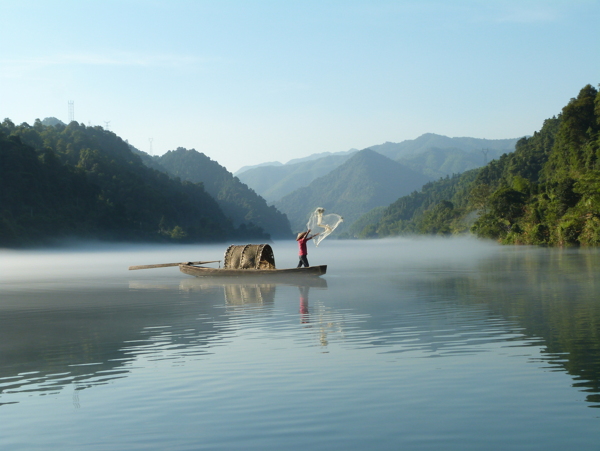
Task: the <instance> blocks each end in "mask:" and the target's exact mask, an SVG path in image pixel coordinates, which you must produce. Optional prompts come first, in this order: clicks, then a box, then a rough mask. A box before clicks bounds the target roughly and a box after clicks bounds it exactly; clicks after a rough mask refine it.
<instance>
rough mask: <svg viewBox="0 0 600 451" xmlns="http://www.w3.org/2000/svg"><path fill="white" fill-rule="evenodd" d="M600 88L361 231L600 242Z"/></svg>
mask: <svg viewBox="0 0 600 451" xmlns="http://www.w3.org/2000/svg"><path fill="white" fill-rule="evenodd" d="M599 132H600V94H599V93H598V90H597V89H596V88H594V87H593V86H591V85H587V86H585V87H584V88H583V89H582V90H581V91H580V92H579V95H578V96H577V97H576V98H573V99H571V101H570V102H569V103H568V104H567V105H566V106H565V107H564V108H563V110H562V112H561V113H560V114H559V115H558V117H553V118H551V119H548V120H546V121H545V122H544V124H543V126H542V128H541V130H540V131H538V132H535V133H534V134H533V136H531V137H529V138H523V139H521V140H519V141H518V142H517V145H516V150H515V152H513V153H510V154H505V155H503V156H502V157H500V158H499V159H497V160H494V161H492V162H490V163H489V164H488V165H486V166H485V167H483V168H480V169H476V170H474V171H470V172H467V173H465V174H463V175H461V176H458V177H453V178H451V179H445V180H440V181H439V182H435V183H432V184H429V185H427V186H426V187H425V188H424V189H423V190H422V191H421V192H417V193H413V194H411V195H410V196H406V197H404V198H402V199H399V200H398V201H397V202H395V203H394V204H392V205H391V206H390V207H389V208H388V209H387V210H385V211H384V213H383V214H382V215H381V218H380V219H379V220H378V221H377V222H372V223H370V224H368V225H366V226H365V227H364V228H363V230H362V231H361V232H360V233H359V234H360V235H361V236H388V235H393V234H398V233H402V232H404V231H413V232H415V231H417V232H422V233H441V234H447V233H457V232H461V231H463V230H465V228H466V224H472V227H471V231H472V232H473V233H475V234H477V235H478V236H481V237H486V238H492V239H496V240H499V241H501V242H503V243H514V244H547V245H568V244H582V245H599V244H600V164H599V162H598V160H599V158H600V136H599Z"/></svg>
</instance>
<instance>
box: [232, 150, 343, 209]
mask: <svg viewBox="0 0 600 451" xmlns="http://www.w3.org/2000/svg"><path fill="white" fill-rule="evenodd" d="M351 156H352V155H351V154H345V155H327V156H324V157H321V158H318V159H309V160H307V161H303V162H299V163H295V164H285V165H281V166H263V167H255V168H253V169H250V170H248V171H246V172H243V173H241V174H240V175H239V176H238V178H239V179H240V180H241V181H242V182H243V183H245V184H246V185H248V186H249V187H251V188H252V189H253V190H254V191H256V192H257V193H258V194H259V195H260V196H262V197H264V198H265V199H266V200H267V202H274V201H276V200H279V199H281V198H282V197H283V196H285V195H287V194H289V193H291V192H292V191H294V190H296V189H298V188H302V187H304V186H307V185H308V184H310V183H311V182H312V181H313V180H315V179H316V178H319V177H321V176H323V175H326V174H328V173H330V172H331V171H333V170H334V169H335V168H337V167H339V166H341V165H342V164H343V163H344V162H346V161H347V160H348V159H350V157H351Z"/></svg>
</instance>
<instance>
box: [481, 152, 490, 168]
mask: <svg viewBox="0 0 600 451" xmlns="http://www.w3.org/2000/svg"><path fill="white" fill-rule="evenodd" d="M489 151H490V149H481V153H482V154H483V165H484V166H485V165H486V164H487V162H488V159H487V154H488V152H489Z"/></svg>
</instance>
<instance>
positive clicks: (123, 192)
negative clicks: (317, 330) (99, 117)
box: [0, 119, 265, 246]
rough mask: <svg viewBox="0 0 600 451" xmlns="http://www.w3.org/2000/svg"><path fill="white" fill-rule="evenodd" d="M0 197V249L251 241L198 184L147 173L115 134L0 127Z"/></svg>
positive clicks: (69, 127)
mask: <svg viewBox="0 0 600 451" xmlns="http://www.w3.org/2000/svg"><path fill="white" fill-rule="evenodd" d="M0 198H1V201H2V202H1V204H0V227H1V230H2V233H0V245H5V246H6V245H10V246H18V245H27V244H31V245H34V244H42V243H47V242H49V241H51V240H53V239H58V238H66V237H78V238H97V239H104V240H131V241H170V240H177V241H215V240H225V239H228V238H234V237H238V236H240V235H244V234H246V235H248V234H251V231H248V230H240V229H238V230H236V229H235V228H234V226H233V225H232V223H231V221H229V220H228V219H227V218H226V217H225V215H224V214H223V212H222V211H221V210H220V209H219V207H218V205H217V203H216V202H215V200H214V199H213V198H212V197H211V196H210V195H209V194H208V193H206V192H205V191H204V188H203V187H202V184H194V183H190V182H183V183H182V182H180V181H177V180H173V179H171V178H169V176H168V175H166V174H164V173H161V172H159V171H156V170H153V169H150V168H147V167H146V166H145V165H144V164H143V163H142V161H141V159H140V158H139V157H138V156H137V155H134V154H133V153H132V152H131V150H130V147H129V145H128V144H127V143H126V142H125V141H123V140H122V139H121V138H119V137H118V136H116V135H115V134H114V133H112V132H109V131H107V130H104V129H102V128H101V127H86V126H85V125H83V124H78V123H77V122H72V123H71V124H69V125H67V126H65V125H63V124H57V125H55V126H45V125H43V124H42V123H41V121H39V120H36V121H35V123H34V125H33V126H30V125H28V124H25V123H24V124H21V125H19V126H16V125H15V124H13V123H12V122H11V121H10V120H8V119H6V120H5V121H4V122H3V123H2V124H0ZM254 232H255V233H254V236H257V235H258V236H260V237H261V238H264V237H265V235H264V234H263V233H261V231H254ZM256 232H258V233H256Z"/></svg>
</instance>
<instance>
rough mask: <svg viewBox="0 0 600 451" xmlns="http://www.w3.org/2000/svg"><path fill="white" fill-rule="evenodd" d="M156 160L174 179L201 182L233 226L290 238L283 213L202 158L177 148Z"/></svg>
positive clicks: (217, 164)
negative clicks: (242, 225) (243, 225)
mask: <svg viewBox="0 0 600 451" xmlns="http://www.w3.org/2000/svg"><path fill="white" fill-rule="evenodd" d="M156 161H157V162H158V163H159V164H160V166H161V167H163V168H164V169H165V170H166V171H167V172H168V173H169V174H171V175H173V176H175V177H180V178H181V179H182V180H187V181H189V182H194V183H198V182H202V183H203V185H204V189H205V190H206V192H208V193H209V194H210V195H211V196H212V197H213V198H214V199H215V200H216V201H217V203H218V204H219V206H220V207H221V210H223V212H224V213H225V215H226V216H227V217H229V218H231V219H232V221H233V223H234V225H236V226H239V225H241V224H245V227H254V226H258V227H260V228H262V229H263V230H265V231H267V232H268V233H269V234H270V235H271V236H272V237H273V238H283V237H285V238H289V237H290V235H291V233H292V232H291V229H290V225H289V221H288V219H287V217H286V216H285V215H284V214H283V213H281V212H279V211H277V209H276V208H275V207H272V206H268V205H267V202H266V201H265V200H264V199H263V198H262V197H260V196H259V195H257V194H256V193H255V192H254V191H252V190H251V189H250V188H248V186H246V185H245V184H244V183H242V182H240V180H239V179H238V178H237V177H234V176H233V175H231V173H230V172H228V171H227V169H225V168H224V167H223V166H221V165H220V164H219V163H217V162H216V161H213V160H211V159H210V158H208V157H207V156H206V155H204V154H202V153H200V152H197V151H196V150H193V149H191V150H187V149H183V148H181V147H180V148H178V149H177V150H172V151H169V152H167V153H165V154H164V155H162V156H161V157H156Z"/></svg>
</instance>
